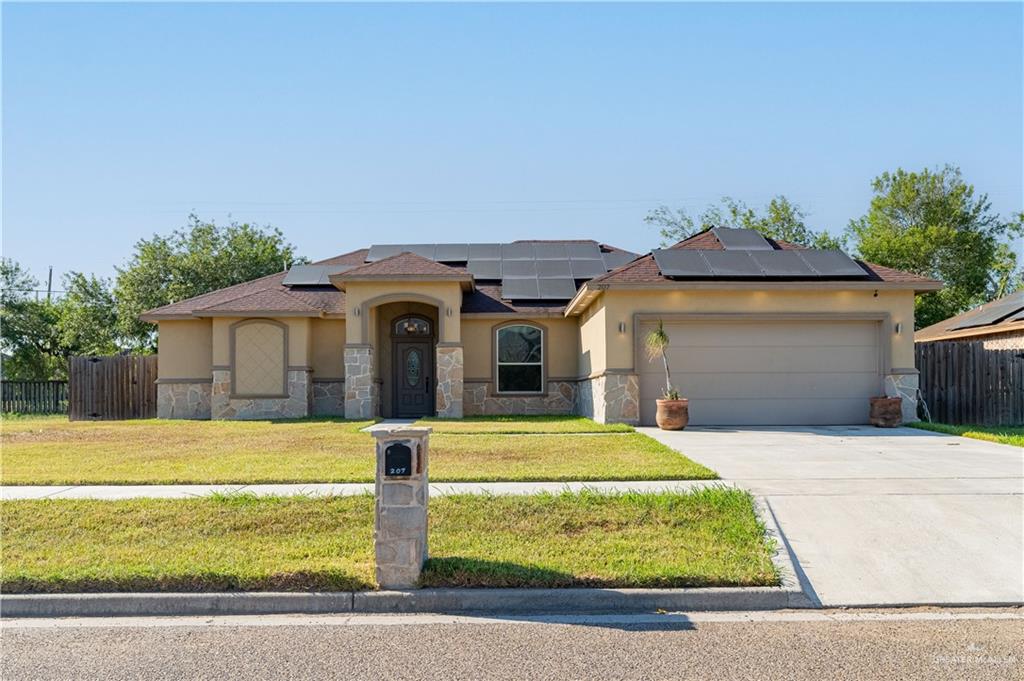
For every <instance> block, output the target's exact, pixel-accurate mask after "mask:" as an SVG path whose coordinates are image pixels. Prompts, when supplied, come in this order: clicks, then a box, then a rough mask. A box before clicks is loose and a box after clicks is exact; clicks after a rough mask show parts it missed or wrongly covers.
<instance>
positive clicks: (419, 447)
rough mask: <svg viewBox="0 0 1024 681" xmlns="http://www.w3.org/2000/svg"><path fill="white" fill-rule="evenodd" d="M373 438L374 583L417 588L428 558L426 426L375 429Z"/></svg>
mask: <svg viewBox="0 0 1024 681" xmlns="http://www.w3.org/2000/svg"><path fill="white" fill-rule="evenodd" d="M373 437H374V438H376V440H377V476H376V485H375V493H376V505H375V506H376V508H375V513H374V525H373V545H374V557H375V559H376V563H377V569H376V576H377V584H379V585H380V587H381V588H382V589H410V588H415V587H417V586H418V584H417V582H418V580H419V578H420V572H421V571H422V569H423V563H424V562H425V561H426V560H427V500H428V497H429V489H428V487H427V483H428V476H427V463H428V451H427V450H428V443H429V439H430V428H410V427H408V426H394V427H391V428H378V429H376V430H374V431H373Z"/></svg>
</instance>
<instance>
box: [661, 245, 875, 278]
mask: <svg viewBox="0 0 1024 681" xmlns="http://www.w3.org/2000/svg"><path fill="white" fill-rule="evenodd" d="M654 261H655V262H656V263H657V264H658V269H659V270H660V271H661V273H662V275H664V276H666V277H678V278H683V279H763V278H772V279H839V278H843V279H846V278H863V277H867V276H868V274H867V272H865V271H864V269H863V268H862V267H861V266H860V265H858V264H857V263H856V262H855V261H854V260H853V258H851V257H850V256H848V255H846V254H845V253H841V252H840V251H818V250H813V249H806V250H792V251H775V250H772V251H762V250H750V251H742V250H731V251H729V250H725V251H713V250H701V249H684V248H669V249H660V250H655V251H654Z"/></svg>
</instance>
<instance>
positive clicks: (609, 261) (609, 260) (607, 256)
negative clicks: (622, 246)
mask: <svg viewBox="0 0 1024 681" xmlns="http://www.w3.org/2000/svg"><path fill="white" fill-rule="evenodd" d="M635 258H636V254H635V253H627V252H626V251H613V252H611V253H602V254H601V259H602V260H604V267H605V269H606V270H608V271H609V272H610V271H611V270H614V269H615V268H617V267H622V266H623V265H625V264H626V263H627V262H632V261H633V260H634V259H635Z"/></svg>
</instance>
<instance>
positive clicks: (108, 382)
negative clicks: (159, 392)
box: [68, 355, 156, 421]
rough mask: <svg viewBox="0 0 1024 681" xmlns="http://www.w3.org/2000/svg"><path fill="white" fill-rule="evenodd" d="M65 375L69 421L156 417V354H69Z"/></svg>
mask: <svg viewBox="0 0 1024 681" xmlns="http://www.w3.org/2000/svg"><path fill="white" fill-rule="evenodd" d="M68 378H69V379H70V380H69V384H70V385H69V390H70V405H69V409H68V415H69V417H70V418H71V420H72V421H113V420H121V419H148V418H155V417H156V355H116V356H113V357H72V358H71V366H70V369H69V373H68Z"/></svg>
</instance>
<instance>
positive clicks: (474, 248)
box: [469, 244, 501, 260]
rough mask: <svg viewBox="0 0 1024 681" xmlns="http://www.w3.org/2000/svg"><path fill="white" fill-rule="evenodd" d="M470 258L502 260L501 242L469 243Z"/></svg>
mask: <svg viewBox="0 0 1024 681" xmlns="http://www.w3.org/2000/svg"><path fill="white" fill-rule="evenodd" d="M469 259H470V260H501V244H469Z"/></svg>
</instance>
